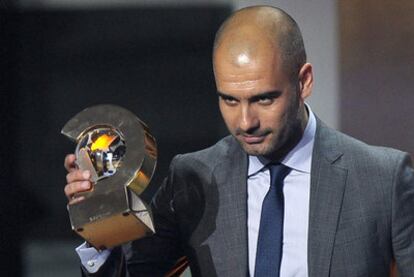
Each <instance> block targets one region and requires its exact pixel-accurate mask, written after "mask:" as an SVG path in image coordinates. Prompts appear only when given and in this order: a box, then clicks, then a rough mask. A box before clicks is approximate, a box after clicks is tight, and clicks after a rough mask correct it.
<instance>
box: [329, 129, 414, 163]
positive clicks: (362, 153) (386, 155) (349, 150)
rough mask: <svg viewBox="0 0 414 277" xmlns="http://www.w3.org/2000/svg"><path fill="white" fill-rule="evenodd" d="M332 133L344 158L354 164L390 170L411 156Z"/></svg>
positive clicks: (339, 133)
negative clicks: (364, 164) (365, 164)
mask: <svg viewBox="0 0 414 277" xmlns="http://www.w3.org/2000/svg"><path fill="white" fill-rule="evenodd" d="M332 131H333V132H335V134H336V136H337V139H338V142H339V146H340V147H341V148H342V149H341V150H342V152H343V153H344V158H345V159H346V160H348V162H351V163H353V164H360V163H369V164H371V165H373V166H376V167H378V166H380V167H383V168H390V167H393V165H394V166H395V165H396V164H399V163H401V162H402V161H403V160H405V159H407V157H408V156H409V155H408V154H407V153H406V152H403V151H400V150H398V149H394V148H390V147H383V146H376V145H370V144H367V143H365V142H363V141H360V140H358V139H356V138H353V137H351V136H348V135H346V134H344V133H341V132H339V131H336V130H332Z"/></svg>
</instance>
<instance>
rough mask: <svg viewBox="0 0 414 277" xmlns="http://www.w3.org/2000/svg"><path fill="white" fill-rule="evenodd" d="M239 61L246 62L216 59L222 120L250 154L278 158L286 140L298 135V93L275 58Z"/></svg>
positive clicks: (286, 143) (301, 100) (300, 103)
mask: <svg viewBox="0 0 414 277" xmlns="http://www.w3.org/2000/svg"><path fill="white" fill-rule="evenodd" d="M239 58H241V59H242V61H243V58H244V59H245V62H243V63H242V64H234V63H231V62H227V61H226V59H224V58H223V59H221V57H220V56H219V55H216V57H215V63H214V72H215V78H216V86H217V91H218V95H219V106H220V111H221V114H222V116H223V119H224V121H225V123H226V125H227V128H228V129H229V131H230V133H231V134H232V135H233V136H234V137H235V138H236V139H237V140H238V141H239V143H240V145H241V146H242V147H243V149H244V150H245V151H246V152H247V153H248V154H249V155H260V156H264V157H267V158H270V159H272V158H275V157H278V158H279V156H280V155H279V154H280V153H281V152H283V151H284V150H285V148H286V147H289V146H288V145H289V143H290V142H289V140H294V139H295V137H297V136H298V135H299V137H300V136H301V131H302V127H301V119H303V118H302V117H301V116H302V115H301V114H300V113H299V111H301V110H302V111H303V99H302V98H301V96H300V91H299V90H298V89H297V86H295V85H292V83H291V82H290V81H289V78H288V76H287V75H286V74H285V73H284V72H282V69H281V66H280V63H279V58H278V57H265V58H264V59H255V60H252V61H249V60H248V58H246V57H239ZM300 107H302V109H300ZM298 132H299V133H300V134H298ZM296 142H297V141H296ZM296 142H295V143H296ZM284 154H286V153H284Z"/></svg>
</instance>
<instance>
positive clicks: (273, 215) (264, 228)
mask: <svg viewBox="0 0 414 277" xmlns="http://www.w3.org/2000/svg"><path fill="white" fill-rule="evenodd" d="M268 167H269V171H270V189H269V191H268V192H267V194H266V196H265V198H264V200H263V204H262V215H261V217H260V229H259V238H258V240H257V252H256V264H255V273H254V276H255V277H268V276H269V277H270V276H272V277H278V276H279V272H280V262H281V260H282V243H283V214H284V198H283V180H284V179H285V177H286V176H287V175H288V174H289V172H290V168H289V167H287V166H284V165H283V164H280V163H278V164H270V165H269V166H268Z"/></svg>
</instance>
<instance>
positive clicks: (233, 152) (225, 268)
mask: <svg viewBox="0 0 414 277" xmlns="http://www.w3.org/2000/svg"><path fill="white" fill-rule="evenodd" d="M227 157H228V158H227V159H225V160H224V161H223V162H222V163H220V164H219V165H218V166H217V167H216V169H215V171H214V178H215V182H216V184H217V188H218V192H219V193H218V195H219V204H218V205H219V207H218V213H217V218H216V230H215V232H214V233H213V234H212V236H211V237H210V238H209V239H208V244H209V247H210V251H211V256H212V258H213V261H214V264H215V267H216V272H217V275H218V276H234V277H240V276H242V277H243V276H247V275H248V254H247V253H248V251H247V155H246V154H245V153H244V152H243V151H242V149H241V148H240V146H239V145H238V143H237V142H236V141H235V140H234V139H232V143H231V144H230V148H229V152H228V155H227Z"/></svg>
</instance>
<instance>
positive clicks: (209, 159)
mask: <svg viewBox="0 0 414 277" xmlns="http://www.w3.org/2000/svg"><path fill="white" fill-rule="evenodd" d="M235 143H237V142H235V141H234V138H233V137H231V136H227V137H224V138H223V139H221V140H219V141H218V142H217V143H216V144H214V145H212V146H210V147H208V148H205V149H202V150H199V151H195V152H191V153H185V154H179V155H177V156H175V157H174V159H173V161H172V164H174V165H175V166H176V167H181V166H182V167H185V168H187V169H189V168H193V167H206V168H208V169H210V170H212V169H213V168H214V167H215V166H216V165H217V164H218V163H220V162H221V161H223V159H225V158H226V156H227V155H228V152H229V149H230V148H231V147H232V146H234V144H235Z"/></svg>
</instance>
